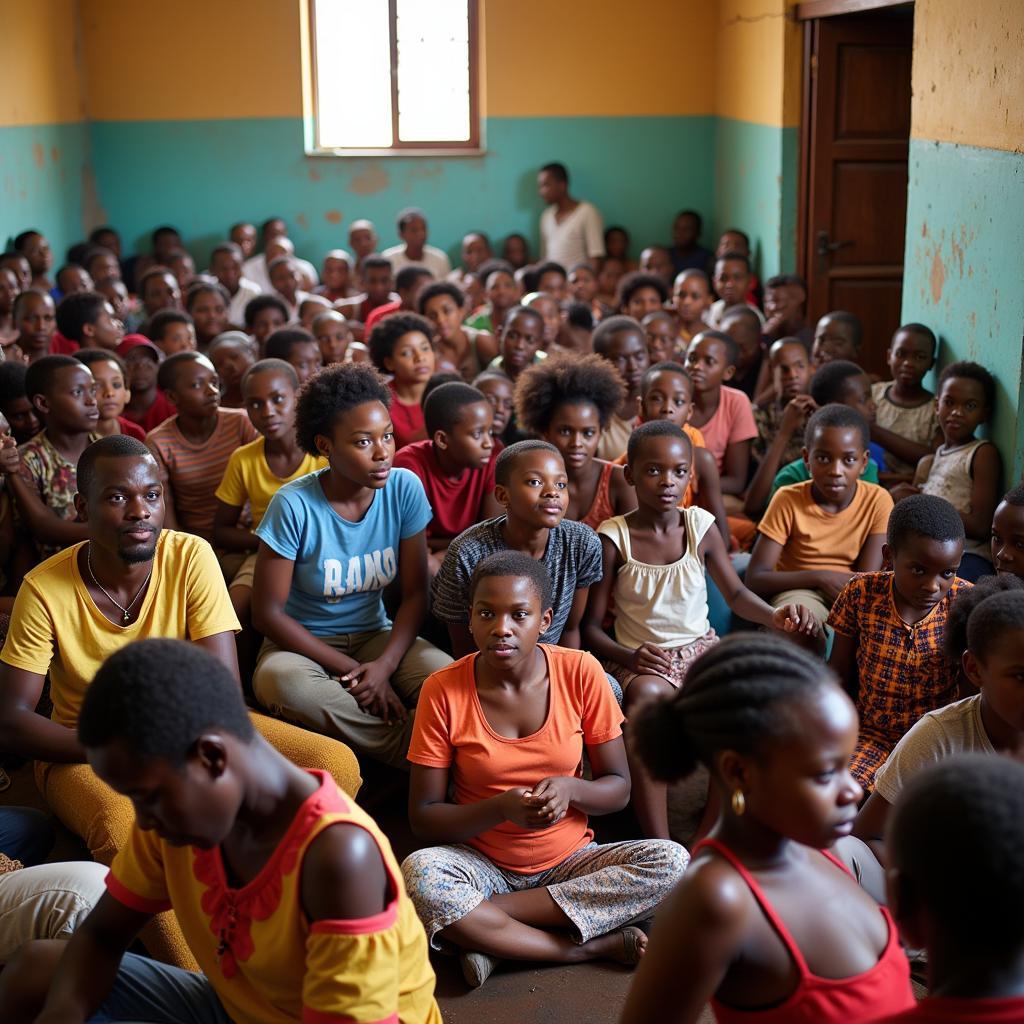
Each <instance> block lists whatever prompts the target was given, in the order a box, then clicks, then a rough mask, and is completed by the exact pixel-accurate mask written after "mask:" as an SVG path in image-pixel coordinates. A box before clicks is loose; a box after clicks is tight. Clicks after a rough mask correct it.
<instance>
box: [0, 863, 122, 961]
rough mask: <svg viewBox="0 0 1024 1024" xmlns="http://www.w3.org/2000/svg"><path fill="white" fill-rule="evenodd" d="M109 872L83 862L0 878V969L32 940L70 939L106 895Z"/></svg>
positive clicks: (45, 866) (50, 865) (30, 869)
mask: <svg viewBox="0 0 1024 1024" xmlns="http://www.w3.org/2000/svg"><path fill="white" fill-rule="evenodd" d="M106 877H107V869H106V868H105V867H104V866H103V865H102V864H92V863H90V862H89V861H87V860H78V861H69V862H66V863H60V864H40V865H39V866H38V867H34V868H22V869H21V870H20V871H10V872H8V873H7V874H4V875H0V964H5V963H7V961H8V960H10V959H11V957H13V956H14V954H15V953H17V952H18V950H19V949H20V948H21V947H22V946H23V945H24V944H25V943H26V942H30V941H32V940H33V939H69V938H71V936H72V935H73V934H74V933H75V931H76V930H77V929H78V926H79V925H80V924H81V923H82V922H83V921H84V920H85V919H86V918H87V917H88V916H89V913H90V911H91V910H92V908H93V907H94V906H95V905H96V904H97V902H99V898H100V896H102V895H103V893H105V892H106V891H107V887H106V885H104V879H106Z"/></svg>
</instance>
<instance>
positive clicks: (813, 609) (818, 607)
mask: <svg viewBox="0 0 1024 1024" xmlns="http://www.w3.org/2000/svg"><path fill="white" fill-rule="evenodd" d="M768 603H769V604H770V605H771V606H772V607H773V608H781V607H782V606H783V605H784V604H802V605H803V606H804V607H805V608H806V609H807V610H808V611H809V612H810V613H811V614H812V615H813V616H814V617H815V618H816V619H817V620H818V622H819V623H820V624H821V625H822V626H824V625H825V620H826V619H827V618H828V610H829V608H831V607H832V606H831V604H830V603H829V601H828V599H827V598H826V597H825V595H824V594H823V593H822V592H821V591H820V590H784V591H782V593H781V594H776V595H775V596H774V597H772V598H770V599H769V601H768Z"/></svg>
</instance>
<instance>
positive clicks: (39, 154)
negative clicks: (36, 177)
mask: <svg viewBox="0 0 1024 1024" xmlns="http://www.w3.org/2000/svg"><path fill="white" fill-rule="evenodd" d="M32 162H33V163H34V164H35V165H36V167H38V168H39V170H42V169H43V167H45V166H46V150H44V149H43V144H42V143H41V142H33V143H32Z"/></svg>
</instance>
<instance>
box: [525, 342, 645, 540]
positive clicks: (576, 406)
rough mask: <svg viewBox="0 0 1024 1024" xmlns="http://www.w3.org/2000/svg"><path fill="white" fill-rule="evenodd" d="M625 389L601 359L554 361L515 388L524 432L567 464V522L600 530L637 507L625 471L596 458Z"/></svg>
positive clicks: (562, 358) (534, 369) (527, 375)
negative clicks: (548, 446) (556, 452)
mask: <svg viewBox="0 0 1024 1024" xmlns="http://www.w3.org/2000/svg"><path fill="white" fill-rule="evenodd" d="M623 392H624V387H623V384H622V380H621V378H620V377H619V375H618V373H616V372H615V370H614V368H613V367H612V365H611V364H610V363H609V362H608V361H607V360H606V359H602V358H601V357H600V356H596V355H590V356H583V357H582V358H580V357H579V356H554V357H552V358H551V359H548V360H547V361H546V362H543V363H538V364H537V365H535V366H531V367H529V368H527V369H526V370H524V371H523V373H522V375H521V376H520V378H519V381H518V382H517V384H516V390H515V406H516V421H517V422H518V424H519V426H520V429H522V430H524V431H526V432H528V433H530V434H533V435H534V436H536V437H539V438H542V439H543V440H545V441H548V442H549V443H551V444H553V445H554V446H555V447H556V448H557V449H558V450H559V452H561V455H562V459H563V460H564V461H565V473H566V476H567V477H568V478H569V507H568V508H567V509H566V513H565V518H566V519H575V520H577V521H578V522H581V523H584V524H585V525H587V526H589V527H591V528H592V529H595V530H596V529H597V527H598V526H600V525H601V523H603V522H604V521H605V520H606V519H610V518H611V517H612V516H621V515H625V514H626V513H627V512H632V510H633V509H635V508H636V494H635V492H634V490H633V488H632V487H630V486H629V484H628V483H626V476H625V473H624V472H623V469H622V467H621V466H616V465H614V464H613V463H611V462H606V461H605V460H604V459H599V458H597V446H598V444H599V442H600V440H601V431H602V430H603V429H604V428H605V427H606V426H607V425H608V422H609V420H610V419H611V416H612V414H613V413H614V412H615V410H616V409H618V408H619V406H620V405H621V403H622V396H623Z"/></svg>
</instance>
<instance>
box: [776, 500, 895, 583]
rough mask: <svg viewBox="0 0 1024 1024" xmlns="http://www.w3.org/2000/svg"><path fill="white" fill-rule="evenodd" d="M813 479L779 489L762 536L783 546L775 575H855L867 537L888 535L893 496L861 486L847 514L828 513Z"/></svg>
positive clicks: (845, 511)
mask: <svg viewBox="0 0 1024 1024" xmlns="http://www.w3.org/2000/svg"><path fill="white" fill-rule="evenodd" d="M813 484H814V481H813V480H805V481H803V482H802V483H799V484H790V485H789V486H788V487H780V488H779V489H778V490H777V491H776V492H775V495H774V497H773V498H772V500H771V502H770V503H769V505H768V511H767V512H765V514H764V518H763V519H762V520H761V522H760V523H759V524H758V527H757V529H758V531H759V532H760V533H763V534H764V535H765V536H766V537H767V538H768V539H769V540H773V541H775V542H776V543H778V544H781V545H782V553H781V554H780V555H779V561H778V564H777V565H776V566H775V571H776V572H820V571H822V570H826V569H828V570H835V571H837V572H853V571H854V570H855V569H856V567H857V559H858V557H859V556H860V552H861V548H863V547H864V544H865V542H866V541H867V539H868V537H872V536H876V535H878V534H881V535H882V536H884V535H885V531H886V528H887V527H888V525H889V513H890V512H892V498H890V497H889V492H888V491H886V490H883V489H882V488H881V487H879V486H877V485H876V484H866V483H864V481H863V480H858V481H857V493H856V494H854V496H853V501H851V502H850V504H849V505H847V506H846V508H844V509H843V511H842V512H838V513H834V514H833V513H831V512H826V511H825V510H824V509H823V508H822V507H821V506H820V505H819V504H818V503H817V502H816V501H815V500H814V497H813V496H812V494H811V487H812V486H813Z"/></svg>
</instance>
